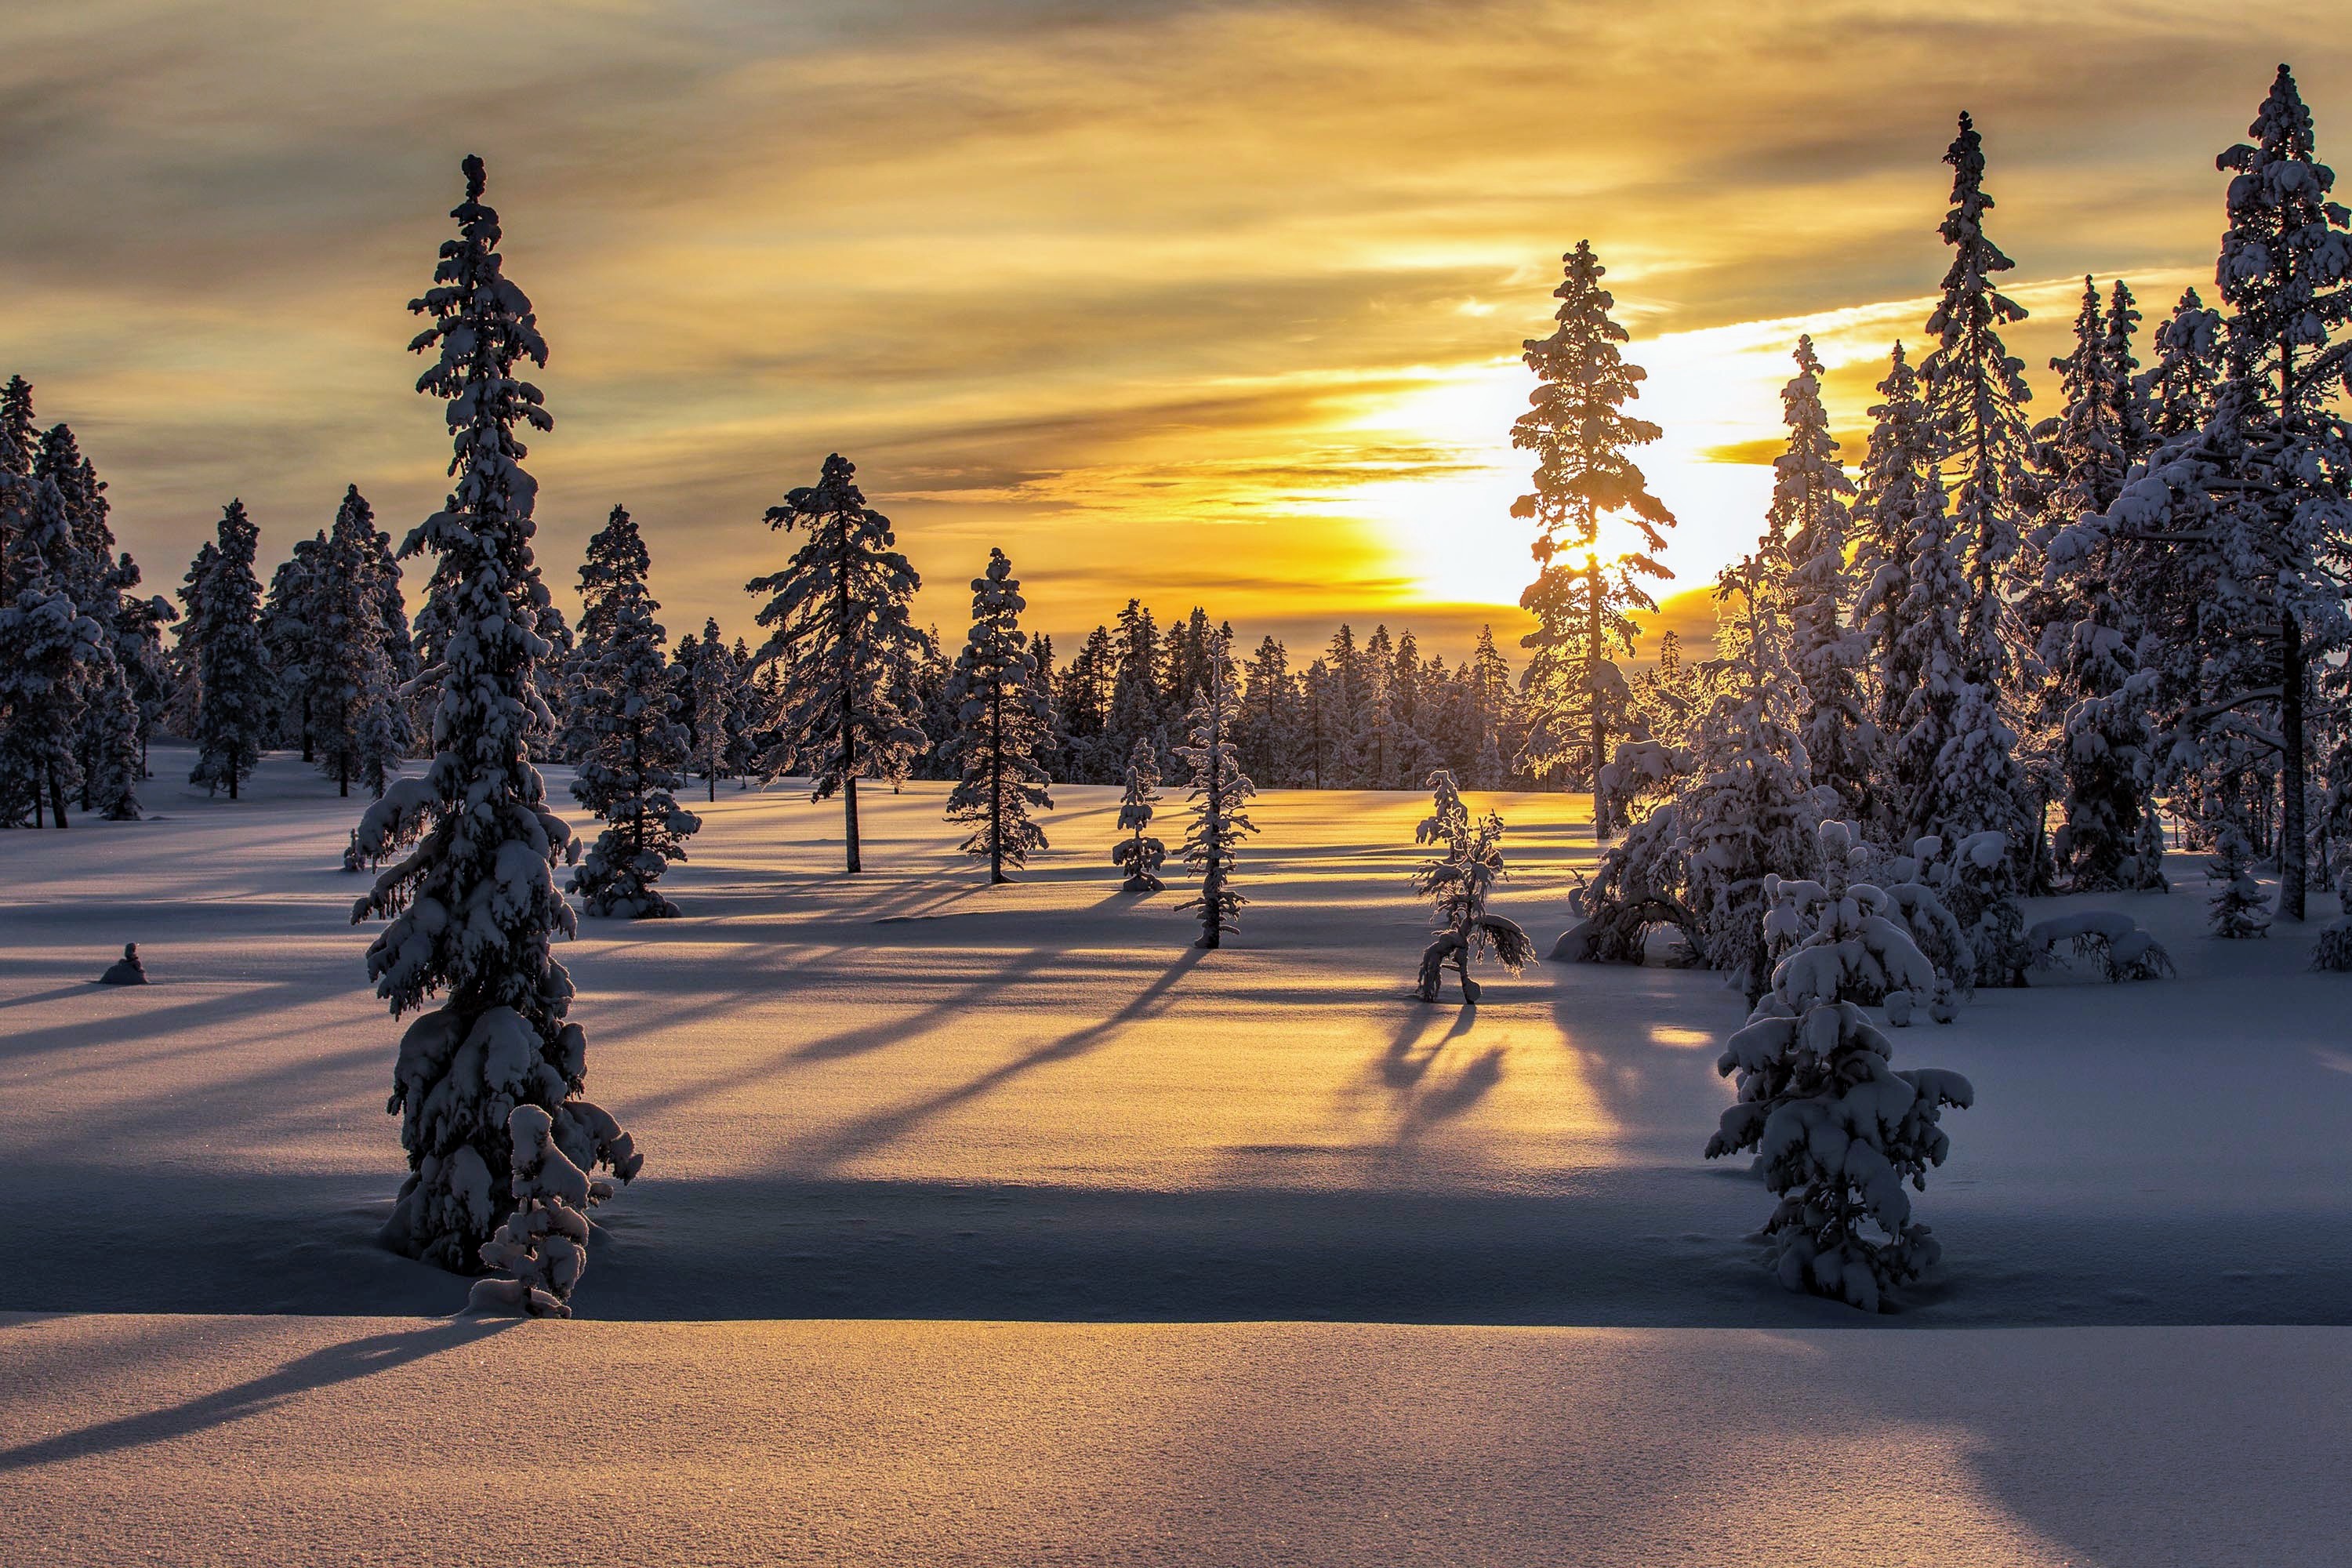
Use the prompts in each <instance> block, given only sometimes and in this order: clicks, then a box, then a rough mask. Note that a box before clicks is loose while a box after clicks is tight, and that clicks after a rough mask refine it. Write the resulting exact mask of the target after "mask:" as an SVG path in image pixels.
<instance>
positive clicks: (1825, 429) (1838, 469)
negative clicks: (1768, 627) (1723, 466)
mask: <svg viewBox="0 0 2352 1568" xmlns="http://www.w3.org/2000/svg"><path fill="white" fill-rule="evenodd" d="M1821 375H1822V362H1821V358H1820V356H1819V355H1817V354H1816V353H1814V352H1813V340H1812V339H1811V338H1810V337H1801V338H1799V339H1798V340H1797V374H1796V376H1795V378H1794V379H1792V380H1791V381H1790V383H1789V384H1788V385H1787V386H1786V387H1784V388H1783V389H1782V390H1781V393H1780V403H1781V407H1782V411H1783V413H1782V417H1783V419H1784V421H1785V423H1786V424H1787V425H1788V427H1789V447H1788V450H1787V451H1785V452H1783V453H1782V454H1781V455H1780V457H1779V458H1775V459H1774V461H1773V465H1772V466H1773V476H1774V477H1773V488H1772V509H1771V518H1770V527H1771V530H1772V532H1773V533H1774V535H1775V536H1776V537H1777V538H1778V539H1780V541H1782V542H1783V544H1782V548H1783V549H1784V551H1785V552H1786V554H1787V557H1788V562H1789V572H1788V577H1787V580H1786V583H1785V584H1784V585H1783V588H1782V592H1783V594H1784V595H1785V596H1786V598H1787V601H1788V606H1789V607H1788V618H1789V662H1790V668H1792V670H1793V671H1794V673H1795V675H1796V677H1797V679H1798V681H1799V682H1800V683H1801V685H1802V686H1803V689H1804V703H1803V707H1802V709H1801V712H1800V714H1799V718H1798V724H1797V730H1798V733H1799V735H1800V736H1801V738H1802V739H1803V741H1804V743H1805V755H1806V757H1807V759H1808V760H1809V763H1810V768H1811V779H1812V782H1813V784H1815V785H1816V786H1820V785H1822V784H1826V785H1828V786H1829V787H1831V788H1832V789H1834V790H1836V791H1837V795H1838V801H1839V803H1840V808H1841V810H1842V812H1843V815H1845V816H1856V817H1860V816H1869V815H1870V814H1871V811H1872V800H1871V796H1872V776H1871V775H1872V763H1873V756H1872V753H1873V751H1874V735H1875V731H1874V726H1873V725H1872V724H1871V722H1870V720H1869V717H1868V715H1867V714H1866V713H1865V712H1864V699H1863V690H1862V682H1861V680H1860V679H1859V678H1858V676H1857V673H1856V671H1857V669H1858V668H1859V667H1860V666H1861V664H1862V662H1863V659H1864V651H1865V648H1864V639H1862V638H1861V637H1856V636H1855V635H1854V634H1853V632H1852V631H1851V630H1850V629H1848V626H1847V625H1846V614H1847V610H1848V609H1849V607H1850V606H1851V605H1852V604H1853V600H1854V597H1855V595H1854V593H1853V586H1852V583H1851V578H1850V575H1849V572H1850V568H1849V565H1848V560H1847V556H1848V537H1847V536H1848V523H1849V517H1848V514H1847V510H1846V500H1845V498H1846V497H1848V496H1850V495H1852V494H1853V491H1854V487H1853V480H1851V479H1847V478H1846V473H1845V465H1844V464H1843V462H1841V461H1840V460H1839V458H1838V444H1837V441H1836V438H1835V437H1832V436H1831V434H1830V420H1829V412H1828V410H1826V409H1824V408H1823V407H1822V389H1821Z"/></svg>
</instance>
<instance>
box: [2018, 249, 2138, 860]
mask: <svg viewBox="0 0 2352 1568" xmlns="http://www.w3.org/2000/svg"><path fill="white" fill-rule="evenodd" d="M2134 316H2135V313H2134V312H2133V311H2132V310H2131V295H2130V293H2129V291H2128V290H2127V289H2125V288H2124V286H2123V285H2122V284H2121V283H2117V284H2116V295H2115V304H2114V306H2113V308H2112V309H2111V310H2108V309H2103V308H2102V306H2101V302H2100V299H2099V291H2098V289H2097V287H2096V285H2095V283H2094V282H2093V281H2092V279H2088V278H2085V279H2083V303H2082V308H2081V310H2079V311H2078V312H2077V313H2076V315H2075V319H2074V352H2073V353H2071V354H2068V355H2065V356H2063V357H2062V358H2058V359H2053V360H2052V361H2051V362H2050V367H2051V368H2052V369H2053V370H2054V371H2057V372H2058V373H2059V379H2060V385H2061V387H2062V389H2063V394H2064V396H2065V405H2064V406H2063V408H2062V409H2061V410H2060V412H2059V413H2058V414H2057V415H2056V416H2054V417H2053V418H2052V419H2050V420H2048V421H2046V422H2045V423H2044V424H2043V425H2042V426H2041V427H2040V428H2039V429H2037V430H2036V431H2035V436H2036V438H2037V439H2038V440H2039V441H2040V442H2041V446H2042V469H2043V472H2044V473H2045V475H2046V476H2047V494H2046V497H2045V500H2044V502H2043V517H2044V521H2042V524H2041V525H2040V526H2039V527H2038V528H2037V530H2036V535H2037V539H2038V540H2039V541H2040V544H2041V548H2042V549H2043V550H2045V551H2046V549H2047V546H2048V543H2049V542H2050V541H2052V540H2053V539H2055V538H2056V537H2057V536H2058V535H2059V534H2060V533H2062V532H2063V531H2064V530H2065V528H2066V527H2067V526H2069V525H2071V524H2072V523H2073V522H2074V521H2076V520H2077V519H2079V518H2081V517H2083V516H2084V514H2086V513H2096V512H2103V511H2105V510H2106V509H2107V508H2108V507H2110V506H2113V505H2114V504H2115V502H2116V497H2117V496H2119V495H2120V494H2121V493H2122V491H2123V484H2124V477H2125V474H2126V469H2127V468H2128V467H2129V465H2130V462H2131V458H2132V447H2133V443H2134V441H2135V439H2136V437H2135V435H2134V431H2135V430H2136V429H2137V428H2138V426H2139V424H2140V423H2141V420H2140V416H2139V413H2138V411H2137V410H2138V405H2137V398H2136V397H2135V395H2134V394H2133V392H2132V384H2131V373H2132V365H2131V340H2130V322H2131V321H2132V320H2133V319H2134ZM2122 548H2126V546H2122V545H2119V544H2118V543H2117V542H2115V541H2109V542H2108V544H2107V546H2106V547H2105V549H2104V550H2102V551H2100V552H2097V553H2096V554H2095V555H2093V556H2087V557H2084V559H2083V561H2082V562H2081V563H2080V564H2079V566H2078V569H2077V570H2076V571H2075V572H2074V573H2073V574H2070V580H2067V581H2064V582H2063V583H2062V582H2060V581H2058V580H2057V579H2058V574H2052V576H2053V581H2052V582H2051V583H2049V584H2042V585H2037V587H2036V588H2035V589H2034V590H2033V592H2032V595H2029V600H2030V602H2031V603H2032V604H2033V605H2035V606H2036V610H2035V612H2034V614H2035V616H2036V617H2037V618H2040V619H2041V620H2042V622H2043V624H2044V630H2043V632H2042V637H2041V638H2040V644H2041V646H2040V648H2039V657H2040V660H2041V663H2042V668H2043V669H2044V670H2045V671H2046V673H2047V679H2045V681H2044V682H2043V683H2042V697H2043V702H2044V710H2043V711H2042V713H2041V714H2040V715H2039V718H2040V719H2041V721H2042V723H2043V724H2044V725H2045V726H2046V727H2048V728H2049V729H2051V730H2053V731H2055V733H2056V735H2057V737H2058V743H2057V752H2058V755H2057V758H2056V762H2057V766H2058V769H2059V771H2060V773H2062V774H2063V783H2064V788H2063V797H2062V798H2063V805H2064V810H2065V824H2064V826H2063V827H2061V828H2060V829H2059V833H2058V837H2057V842H2056V858H2057V861H2058V864H2059V865H2060V866H2061V867H2062V868H2063V869H2064V870H2065V871H2066V872H2067V874H2068V880H2069V884H2070V886H2071V887H2072V888H2073V889H2074V890H2075V891H2077V892H2095V891H2101V890H2105V889H2115V888H2119V887H2123V886H2126V885H2130V886H2135V887H2137V886H2142V885H2145V878H2146V873H2147V869H2149V868H2142V867H2141V866H2140V865H2139V863H2138V862H2139V855H2140V850H2141V845H2140V837H2141V817H2142V815H2143V813H2144V812H2146V811H2147V810H2151V809H2153V805H2154V802H2153V800H2152V799H2151V798H2148V790H2147V785H2148V784H2149V782H2150V780H2151V779H2152V777H2153V764H2152V759H2151V758H2150V757H2149V755H2148V750H2147V726H2146V724H2145V722H2144V721H2143V720H2142V716H2141V712H2140V708H2141V703H2142V701H2143V700H2144V699H2145V683H2137V684H2136V683H2135V681H2134V677H2135V675H2136V674H2137V669H2138V655H2137V646H2138V638H2137V636H2136V635H2135V629H2134V627H2133V626H2132V621H2133V619H2134V617H2133V616H2132V615H2131V613H2130V610H2129V608H2128V606H2127V605H2126V603H2125V600H2124V597H2123V596H2122V595H2120V594H2119V593H2118V592H2117V591H2116V584H2115V579H2116V574H2117V570H2118V568H2119V567H2121V568H2122V569H2124V570H2126V571H2127V570H2128V563H2122V562H2118V561H2117V560H2116V552H2117V551H2118V550H2119V549H2122ZM2158 880H2159V882H2160V871H2159V874H2158Z"/></svg>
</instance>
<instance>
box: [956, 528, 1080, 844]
mask: <svg viewBox="0 0 2352 1568" xmlns="http://www.w3.org/2000/svg"><path fill="white" fill-rule="evenodd" d="M1025 608H1027V601H1026V600H1024V599H1023V598H1022V597H1021V583H1020V580H1019V579H1018V578H1016V577H1014V576H1013V563H1012V562H1010V561H1008V560H1006V559H1005V557H1004V552H1003V551H1002V550H991V551H990V552H988V567H987V570H986V571H985V573H984V574H982V575H981V576H978V577H975V578H973V579H972V581H971V637H969V638H968V639H967V640H966V641H965V643H964V647H963V652H962V653H961V654H959V655H957V656H956V661H955V674H954V676H953V677H952V678H951V679H950V681H949V686H948V691H949V695H950V697H951V698H952V699H953V700H954V701H955V703H956V723H957V730H956V733H955V738H954V740H953V741H952V742H950V751H949V755H950V760H954V761H959V762H961V764H962V776H961V778H960V779H959V780H958V781H957V783H956V786H955V788H954V790H953V791H952V792H950V794H949V795H948V819H949V820H950V822H960V823H964V824H967V825H969V826H971V837H967V838H966V839H965V840H964V841H963V846H962V847H963V852H964V853H965V854H967V855H971V856H985V857H987V859H988V879H989V881H990V882H991V883H992V884H994V883H1000V882H1009V881H1011V880H1012V879H1011V878H1010V877H1007V876H1006V875H1005V874H1004V868H1005V867H1006V866H1008V865H1011V866H1013V867H1021V866H1025V865H1027V864H1028V863H1029V857H1030V855H1031V854H1033V853H1034V852H1035V851H1036V850H1039V849H1043V848H1045V830H1044V829H1043V828H1040V827H1039V826H1037V825H1036V824H1035V823H1034V822H1033V821H1031V820H1030V818H1029V814H1030V812H1031V811H1033V810H1036V811H1050V810H1052V809H1053V806H1054V802H1053V800H1052V799H1051V797H1050V796H1048V795H1047V794H1046V790H1045V784H1046V777H1045V765H1044V763H1043V762H1042V760H1041V759H1042V756H1043V754H1044V753H1045V751H1046V750H1047V748H1048V747H1049V746H1050V745H1051V743H1052V741H1053V728H1052V721H1051V716H1050V715H1049V714H1048V712H1047V711H1046V707H1045V688H1044V686H1043V685H1042V683H1041V682H1040V681H1039V679H1038V678H1037V668H1036V665H1035V663H1034V660H1033V659H1032V658H1031V657H1030V654H1029V637H1028V634H1027V633H1025V632H1024V631H1023V630H1022V629H1021V612H1022V611H1023V610H1024V609H1025Z"/></svg>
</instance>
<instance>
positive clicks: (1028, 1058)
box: [794, 947, 1207, 1172]
mask: <svg viewBox="0 0 2352 1568" xmlns="http://www.w3.org/2000/svg"><path fill="white" fill-rule="evenodd" d="M1205 956H1207V955H1206V953H1204V952H1202V950H1201V949H1200V948H1197V947H1188V948H1186V949H1185V950H1184V951H1183V952H1181V953H1180V954H1179V955H1178V956H1177V959H1176V962H1175V963H1171V964H1170V965H1169V966H1168V967H1167V969H1166V970H1164V971H1163V972H1162V973H1160V975H1159V976H1158V977H1156V978H1155V979H1153V980H1152V982H1151V983H1150V984H1148V985H1146V986H1145V987H1144V988H1143V989H1142V990H1141V991H1139V992H1138V993H1136V994H1135V996H1134V997H1133V998H1132V999H1130V1000H1129V1002H1128V1003H1127V1005H1124V1006H1122V1007H1121V1008H1119V1009H1118V1012H1116V1013H1113V1014H1111V1015H1110V1016H1108V1017H1106V1018H1105V1019H1103V1020H1102V1022H1100V1023H1098V1024H1088V1025H1087V1026H1085V1027H1084V1028H1079V1029H1073V1030H1071V1031H1070V1032H1069V1033H1067V1034H1066V1035H1062V1036H1059V1037H1056V1038H1055V1039H1052V1040H1048V1041H1046V1042H1045V1044H1044V1045H1042V1046H1038V1047H1035V1048H1034V1049H1032V1050H1027V1051H1024V1052H1022V1053H1021V1054H1020V1055H1019V1056H1017V1057H1014V1058H1013V1059H1012V1060H1010V1061H1007V1062H1003V1063H1001V1064H1000V1065H998V1066H996V1067H993V1068H990V1069H989V1070H988V1071H986V1072H984V1073H982V1074H981V1075H980V1076H979V1077H978V1078H975V1079H971V1080H970V1081H969V1082H966V1083H961V1084H958V1085H957V1086H956V1087H955V1088H953V1089H943V1090H941V1091H940V1092H939V1093H937V1094H930V1095H926V1096H924V1097H923V1098H922V1099H920V1100H911V1101H908V1103H907V1104H904V1105H900V1106H895V1107H893V1108H891V1109H890V1110H879V1111H876V1112H874V1113H873V1114H872V1115H869V1116H861V1117H858V1118H857V1119H856V1120H855V1121H851V1122H849V1123H847V1124H846V1125H845V1126H843V1127H841V1128H840V1129H838V1130H837V1131H834V1132H833V1133H831V1134H829V1135H828V1136H826V1137H825V1138H824V1139H822V1140H819V1141H818V1142H815V1143H814V1145H812V1146H811V1147H809V1148H808V1149H807V1150H805V1151H803V1153H802V1156H801V1158H799V1159H798V1160H796V1161H794V1165H795V1167H796V1168H797V1169H798V1170H800V1171H802V1172H818V1171H828V1170H833V1169H835V1168H837V1167H838V1166H840V1165H842V1164H844V1163H846V1162H848V1161H850V1160H853V1159H856V1157H857V1156H859V1155H861V1154H865V1153H867V1152H871V1151H873V1150H875V1149H878V1148H881V1147H882V1146H883V1145H885V1144H887V1143H889V1142H893V1141H894V1140H896V1139H898V1138H900V1137H903V1136H904V1135H905V1134H906V1133H908V1131H912V1130H913V1129H915V1128H917V1127H919V1126H921V1125H922V1124H923V1123H924V1122H926V1121H929V1120H931V1119H932V1118H933V1117H935V1116H938V1115H940V1114H941V1113H942V1112H945V1111H949V1110H954V1109H955V1108H956V1107H957V1106H960V1105H963V1104H966V1103H968V1102H970V1101H971V1100H978V1099H979V1098H980V1097H981V1096H982V1095H984V1094H987V1093H990V1092H991V1091H992V1090H994V1089H997V1088H999V1087H1001V1086H1002V1085H1003V1084H1005V1083H1008V1082H1010V1081H1011V1080H1012V1079H1016V1078H1019V1077H1020V1076H1021V1075H1022V1074H1024V1073H1026V1072H1031V1071H1034V1069H1036V1068H1041V1067H1045V1066H1049V1065H1050V1064H1052V1063H1055V1062H1060V1061H1068V1060H1070V1059H1071V1058H1075V1057H1081V1056H1084V1055H1086V1054H1087V1052H1088V1051H1091V1050H1093V1049H1094V1048H1095V1047H1097V1046H1099V1045H1102V1044H1103V1043H1104V1042H1106V1041H1108V1039H1110V1038H1111V1037H1112V1036H1114V1035H1116V1034H1117V1033H1118V1031H1119V1030H1120V1029H1121V1028H1123V1027H1124V1026H1127V1025H1129V1024H1132V1023H1136V1022H1138V1021H1139V1020H1140V1019H1143V1018H1145V1017H1148V1016H1150V1015H1151V1014H1153V1013H1156V1012H1158V1011H1159V1010H1160V1007H1161V1006H1162V1005H1164V1004H1165V1001H1166V998H1167V995H1168V993H1169V992H1170V991H1171V990H1172V989H1173V988H1174V986H1175V984H1176V983H1177V981H1179V980H1181V979H1182V978H1183V977H1184V976H1185V975H1186V974H1189V973H1192V969H1193V968H1194V967H1195V966H1196V965H1198V964H1199V963H1200V962H1201V960H1202V958H1204V957H1205Z"/></svg>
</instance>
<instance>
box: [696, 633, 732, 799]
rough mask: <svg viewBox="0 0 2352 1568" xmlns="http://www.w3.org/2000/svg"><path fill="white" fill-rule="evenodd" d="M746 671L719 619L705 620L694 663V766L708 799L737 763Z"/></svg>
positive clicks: (717, 795) (716, 794)
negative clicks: (737, 721)
mask: <svg viewBox="0 0 2352 1568" xmlns="http://www.w3.org/2000/svg"><path fill="white" fill-rule="evenodd" d="M741 686H742V672H741V671H740V669H739V668H737V667H736V663H735V656H734V655H733V654H732V653H731V652H730V651H729V649H728V647H727V645H726V644H725V643H724V642H722V641H720V640H719V619H718V617H717V616H709V617H706V618H705V619H704V621H703V623H702V657H701V658H698V659H697V660H695V663H694V681H693V687H692V692H691V695H692V700H693V710H692V711H693V723H692V725H691V729H692V730H693V732H694V765H695V767H696V768H698V769H699V770H700V771H701V773H702V780H703V783H704V784H705V785H706V786H708V787H707V789H706V791H705V794H704V798H705V799H706V800H714V801H715V800H717V799H718V798H719V774H720V773H726V772H728V771H730V768H731V767H732V765H733V752H734V745H733V742H734V739H735V734H734V717H735V710H736V706H737V704H738V703H739V702H740V696H739V695H738V693H739V692H740V689H741Z"/></svg>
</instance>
